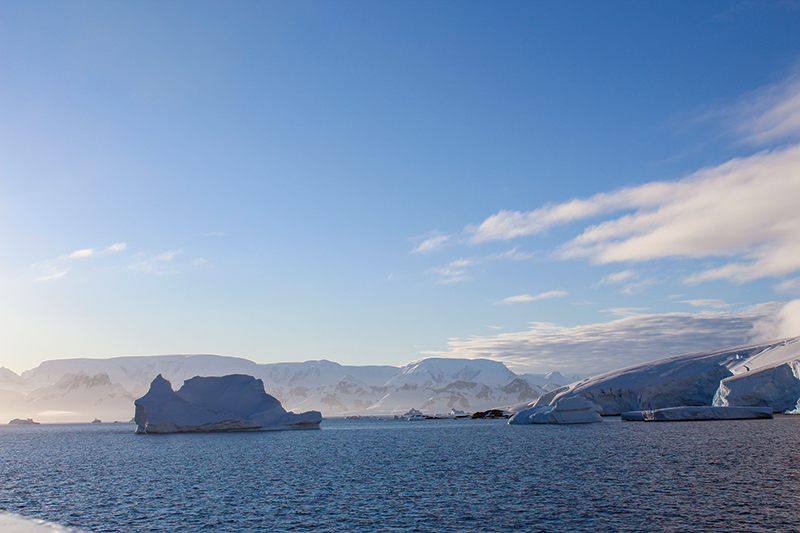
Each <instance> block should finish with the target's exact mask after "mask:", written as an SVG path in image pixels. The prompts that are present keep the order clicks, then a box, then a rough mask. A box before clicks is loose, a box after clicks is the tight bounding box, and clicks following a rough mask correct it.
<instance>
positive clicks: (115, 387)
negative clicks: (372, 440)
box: [0, 355, 576, 423]
mask: <svg viewBox="0 0 800 533" xmlns="http://www.w3.org/2000/svg"><path fill="white" fill-rule="evenodd" d="M228 374H247V375H251V376H254V377H256V378H258V379H261V380H262V381H263V383H264V388H265V390H266V392H267V393H268V394H270V395H272V396H274V397H275V398H277V399H278V400H279V401H280V402H281V404H282V405H283V406H284V408H286V409H287V410H288V411H295V412H303V411H309V410H317V411H321V412H322V413H323V415H324V416H337V415H345V414H361V415H376V416H378V415H380V416H386V415H396V414H403V413H405V412H407V411H408V410H410V409H412V408H416V409H419V410H421V411H422V412H424V413H425V414H444V413H448V412H450V411H451V410H452V409H456V410H460V411H463V412H467V413H472V412H475V411H481V410H486V409H491V408H495V407H498V406H500V407H504V406H511V405H515V404H520V403H526V404H527V403H529V402H533V401H535V400H536V399H538V398H539V397H540V396H542V395H543V394H546V393H547V392H549V391H552V390H554V389H557V388H559V387H561V386H563V385H566V384H568V383H570V382H572V381H574V380H575V379H576V377H572V378H566V377H564V376H562V375H561V374H559V373H557V372H553V373H549V374H522V375H517V374H515V373H513V372H512V371H510V370H509V369H508V368H507V367H506V366H505V365H504V364H503V363H500V362H497V361H490V360H487V359H444V358H429V359H423V360H420V361H415V362H413V363H410V364H408V365H405V366H403V367H395V366H345V365H340V364H339V363H335V362H332V361H327V360H319V361H305V362H300V363H271V364H259V363H255V362H253V361H250V360H248V359H242V358H237V357H226V356H219V355H158V356H126V357H113V358H109V359H55V360H50V361H45V362H43V363H41V364H40V365H39V366H37V367H36V368H33V369H30V370H27V371H25V372H22V374H21V375H17V374H16V373H14V372H12V371H11V370H8V369H6V368H2V367H0V417H2V418H0V420H4V419H9V420H10V419H12V418H28V417H30V418H33V419H34V420H36V421H38V422H51V423H53V422H88V421H91V420H93V419H95V418H97V419H101V420H106V421H127V420H130V419H131V417H132V416H133V412H134V409H133V401H134V399H136V398H139V397H141V396H143V395H144V394H145V393H146V392H147V390H148V388H149V386H150V383H151V382H152V381H153V379H154V378H155V377H156V376H158V375H161V376H162V377H164V378H165V379H167V380H169V381H170V382H171V383H172V386H173V387H174V388H175V389H177V388H179V387H180V386H181V385H182V384H183V382H184V381H185V380H187V379H190V378H192V377H195V376H223V375H228Z"/></svg>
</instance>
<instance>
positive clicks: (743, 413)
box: [621, 405, 773, 422]
mask: <svg viewBox="0 0 800 533" xmlns="http://www.w3.org/2000/svg"><path fill="white" fill-rule="evenodd" d="M621 416H622V420H631V421H640V422H674V421H681V420H741V419H748V418H773V415H772V408H771V407H720V406H710V405H701V406H694V405H692V406H680V407H666V408H664V409H653V410H652V411H627V412H625V413H622V415H621Z"/></svg>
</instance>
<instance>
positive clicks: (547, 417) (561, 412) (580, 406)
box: [508, 396, 603, 424]
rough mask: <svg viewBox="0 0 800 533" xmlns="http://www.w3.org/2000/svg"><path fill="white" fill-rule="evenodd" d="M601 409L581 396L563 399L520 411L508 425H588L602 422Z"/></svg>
mask: <svg viewBox="0 0 800 533" xmlns="http://www.w3.org/2000/svg"><path fill="white" fill-rule="evenodd" d="M601 410H602V408H601V407H600V406H599V405H597V404H596V403H592V402H590V401H589V400H587V399H586V398H583V397H581V396H573V397H571V398H564V399H562V400H559V401H557V402H556V403H555V405H542V406H539V407H533V408H531V409H526V410H524V411H520V412H519V413H517V414H515V415H514V416H512V417H511V419H509V421H508V423H509V424H588V423H591V422H602V421H603V419H602V418H601V416H600V411H601Z"/></svg>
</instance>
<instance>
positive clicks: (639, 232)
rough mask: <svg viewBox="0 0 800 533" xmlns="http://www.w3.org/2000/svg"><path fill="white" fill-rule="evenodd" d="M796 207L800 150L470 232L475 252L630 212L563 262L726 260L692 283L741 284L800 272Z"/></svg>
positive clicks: (508, 214)
mask: <svg viewBox="0 0 800 533" xmlns="http://www.w3.org/2000/svg"><path fill="white" fill-rule="evenodd" d="M797 198H800V145H796V146H791V147H789V148H785V149H781V150H775V151H767V152H762V153H759V154H756V155H753V156H750V157H746V158H737V159H733V160H731V161H729V162H727V163H725V164H723V165H720V166H718V167H714V168H708V169H704V170H701V171H699V172H696V173H695V174H693V175H691V176H689V177H687V178H685V179H682V180H680V181H676V182H654V183H648V184H645V185H641V186H637V187H629V188H625V189H621V190H618V191H615V192H612V193H602V194H598V195H595V196H592V197H591V198H589V199H586V200H571V201H570V202H567V203H565V204H559V205H548V206H545V207H543V208H541V209H538V210H535V211H529V212H525V213H521V212H517V211H501V212H499V213H498V214H496V215H493V216H491V217H489V218H487V219H486V220H485V221H484V222H483V223H482V224H480V225H479V226H477V227H472V226H469V227H467V228H466V229H465V230H464V231H465V233H466V234H470V235H471V239H470V240H471V242H474V243H480V242H486V241H490V240H509V239H512V238H515V237H520V236H525V235H532V234H535V233H538V232H540V231H542V230H544V229H546V228H548V227H551V226H553V225H556V224H565V223H568V222H575V221H578V220H581V219H584V218H587V217H590V216H596V215H600V214H609V213H612V212H618V211H631V210H632V211H633V212H628V213H626V214H623V215H621V216H619V217H618V218H614V219H609V220H606V221H604V222H601V223H599V224H596V225H592V226H589V227H587V228H586V229H585V230H584V231H583V233H581V234H580V235H578V236H577V237H576V238H574V239H573V240H571V241H569V242H567V243H566V244H564V245H563V246H562V247H560V249H559V250H558V253H557V256H558V257H560V258H562V259H569V258H580V257H586V258H589V259H590V260H591V261H592V262H594V263H598V264H606V263H615V262H629V261H634V262H635V261H649V260H654V259H663V258H676V257H688V258H713V257H718V258H729V259H732V260H730V261H729V262H728V263H727V264H725V265H723V266H721V267H715V268H709V269H707V270H704V271H701V272H698V273H696V274H693V275H690V276H689V277H688V278H687V279H686V282H687V283H698V282H701V281H708V280H714V279H730V280H733V281H736V282H745V281H751V280H754V279H759V278H764V277H769V276H781V275H785V274H788V273H792V272H795V271H797V270H800V209H798V208H797ZM611 281H613V280H612V279H611V278H609V279H608V280H606V282H611Z"/></svg>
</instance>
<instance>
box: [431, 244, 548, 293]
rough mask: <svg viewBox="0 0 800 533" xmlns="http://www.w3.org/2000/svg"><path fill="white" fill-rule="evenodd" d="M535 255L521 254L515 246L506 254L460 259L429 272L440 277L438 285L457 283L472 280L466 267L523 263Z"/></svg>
mask: <svg viewBox="0 0 800 533" xmlns="http://www.w3.org/2000/svg"><path fill="white" fill-rule="evenodd" d="M535 255H536V254H533V253H528V252H523V251H521V250H520V247H519V246H515V247H514V248H512V249H511V250H508V251H506V252H499V253H495V254H489V255H484V256H475V257H462V258H460V259H456V260H454V261H450V262H449V263H448V264H447V265H445V266H442V267H436V268H432V269H431V270H430V272H431V273H433V274H436V275H438V276H440V279H439V283H443V284H450V283H459V282H462V281H471V280H472V276H471V275H470V274H469V273H468V272H467V269H468V267H471V266H475V265H479V264H481V263H487V262H492V261H523V260H525V259H530V258H531V257H534V256H535Z"/></svg>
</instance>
